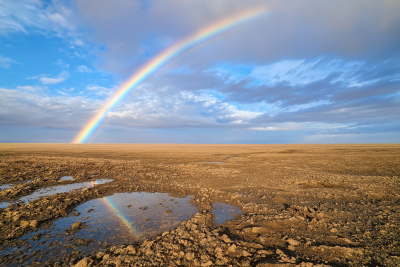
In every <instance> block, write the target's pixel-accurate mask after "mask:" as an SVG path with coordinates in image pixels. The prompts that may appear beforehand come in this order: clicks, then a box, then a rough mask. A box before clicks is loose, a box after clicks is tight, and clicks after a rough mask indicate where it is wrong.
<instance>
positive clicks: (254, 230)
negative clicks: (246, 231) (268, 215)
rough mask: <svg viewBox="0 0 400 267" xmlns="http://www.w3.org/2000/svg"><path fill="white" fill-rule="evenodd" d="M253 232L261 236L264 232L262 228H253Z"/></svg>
mask: <svg viewBox="0 0 400 267" xmlns="http://www.w3.org/2000/svg"><path fill="white" fill-rule="evenodd" d="M251 232H252V233H253V234H259V233H261V232H262V228H261V227H253V228H251Z"/></svg>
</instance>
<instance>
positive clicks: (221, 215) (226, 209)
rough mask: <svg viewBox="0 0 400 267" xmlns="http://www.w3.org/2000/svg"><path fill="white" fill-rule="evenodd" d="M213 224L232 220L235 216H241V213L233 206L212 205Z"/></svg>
mask: <svg viewBox="0 0 400 267" xmlns="http://www.w3.org/2000/svg"><path fill="white" fill-rule="evenodd" d="M213 208H214V209H213V210H212V212H213V213H214V215H215V216H214V222H215V223H216V224H218V225H220V224H222V223H224V222H226V221H227V220H232V219H234V218H235V217H234V216H233V215H234V214H235V213H236V214H242V211H241V210H240V209H238V208H236V207H235V206H232V205H228V204H224V203H214V204H213Z"/></svg>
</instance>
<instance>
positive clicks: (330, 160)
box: [0, 144, 400, 266]
mask: <svg viewBox="0 0 400 267" xmlns="http://www.w3.org/2000/svg"><path fill="white" fill-rule="evenodd" d="M222 162H223V164H219V163H222ZM216 163H218V164H216ZM399 175H400V146H399V145H346V146H345V145H318V146H317V145H291V146H289V145H280V146H278V145H236V146H235V145H226V146H222V145H221V146H217V145H215V146H212V145H198V146H196V145H82V146H79V145H77V146H75V145H47V144H46V145H44V144H43V145H40V144H35V145H33V144H3V145H2V146H1V147H0V186H2V187H1V190H0V202H2V203H5V204H4V205H2V206H1V207H0V262H1V264H2V265H3V266H20V265H24V266H229V265H231V266H273V265H275V266H400V244H399V240H400V230H399V227H398V226H399V225H400V181H399ZM63 177H72V178H73V179H71V178H67V179H65V178H63ZM101 179H109V180H106V181H107V183H96V180H97V181H100V180H101ZM82 185H85V186H82ZM89 185H90V186H89ZM66 188H69V189H68V190H65V189H66ZM40 192H42V194H40Z"/></svg>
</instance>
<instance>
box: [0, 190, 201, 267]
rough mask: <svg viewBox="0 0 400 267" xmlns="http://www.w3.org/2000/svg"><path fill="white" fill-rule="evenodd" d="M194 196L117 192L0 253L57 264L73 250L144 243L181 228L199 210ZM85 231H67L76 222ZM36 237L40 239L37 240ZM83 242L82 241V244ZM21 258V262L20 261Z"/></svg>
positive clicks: (88, 203)
mask: <svg viewBox="0 0 400 267" xmlns="http://www.w3.org/2000/svg"><path fill="white" fill-rule="evenodd" d="M190 197H191V196H187V197H185V198H176V197H171V196H170V195H168V194H165V193H144V192H142V193H137V192H136V193H117V194H114V195H112V196H108V197H104V198H98V199H93V200H90V201H88V202H86V203H83V204H81V205H79V206H78V207H77V208H76V210H75V212H74V214H76V215H78V216H74V215H71V216H69V217H65V218H61V219H58V220H57V221H55V222H54V223H53V225H52V226H51V227H50V228H49V229H46V230H40V231H37V232H32V233H29V234H27V235H25V236H23V237H22V238H20V240H22V241H23V242H24V243H25V245H23V246H21V247H12V248H7V249H6V250H3V251H0V257H1V256H2V255H6V254H9V255H12V256H13V257H16V260H15V262H18V260H19V259H20V258H21V257H23V258H24V260H25V262H24V264H27V263H29V262H33V261H46V260H49V259H50V260H51V261H53V262H54V261H57V260H61V258H62V256H63V255H65V254H66V253H69V252H72V251H82V252H85V253H93V252H94V251H99V250H106V249H107V248H109V247H107V246H106V245H107V243H105V242H108V243H110V244H111V245H112V246H118V245H121V244H126V243H132V242H135V241H138V240H144V239H146V238H148V237H151V236H154V235H157V234H160V233H163V232H165V231H168V230H170V229H171V228H174V227H176V226H178V225H179V224H180V223H181V222H183V221H185V220H188V219H190V218H192V217H193V215H194V214H195V213H196V212H197V208H196V207H194V206H192V205H191V204H190V203H189V200H190ZM76 222H81V223H84V226H85V227H84V228H82V229H80V230H79V231H78V232H76V233H75V234H72V235H68V233H67V232H66V229H67V228H69V227H71V226H72V225H73V224H74V223H76ZM35 236H36V237H37V238H36V239H38V240H33V239H35V238H34V237H35ZM82 240H83V241H82ZM17 258H18V260H17Z"/></svg>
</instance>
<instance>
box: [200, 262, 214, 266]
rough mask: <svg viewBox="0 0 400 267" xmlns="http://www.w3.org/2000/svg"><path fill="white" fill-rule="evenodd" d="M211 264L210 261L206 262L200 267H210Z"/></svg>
mask: <svg viewBox="0 0 400 267" xmlns="http://www.w3.org/2000/svg"><path fill="white" fill-rule="evenodd" d="M212 264H213V262H212V261H207V262H204V263H202V264H201V266H211V265H212Z"/></svg>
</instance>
